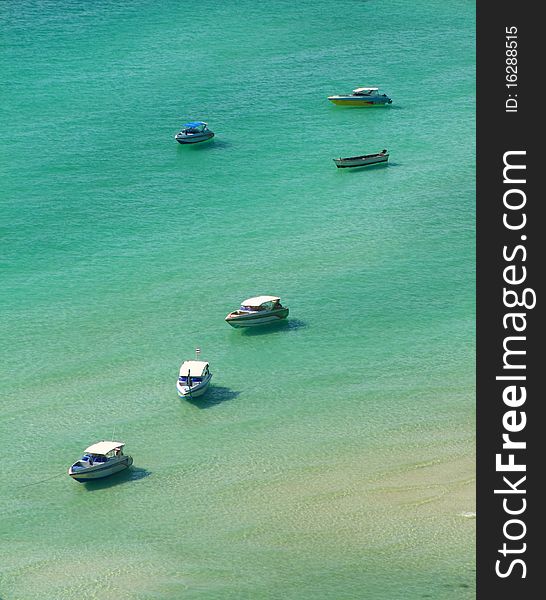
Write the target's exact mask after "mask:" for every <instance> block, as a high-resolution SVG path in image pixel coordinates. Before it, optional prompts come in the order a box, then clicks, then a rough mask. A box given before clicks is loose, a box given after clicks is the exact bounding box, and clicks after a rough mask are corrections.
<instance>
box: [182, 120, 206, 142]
mask: <svg viewBox="0 0 546 600" xmlns="http://www.w3.org/2000/svg"><path fill="white" fill-rule="evenodd" d="M213 137H214V133H213V132H212V131H211V130H210V129H209V128H208V125H207V123H205V122H204V121H193V122H192V123H186V124H185V125H183V126H182V129H181V130H180V131H179V132H178V133H177V134H176V135H175V136H174V139H175V140H176V141H177V142H178V143H179V144H197V143H198V142H205V141H206V140H210V139H211V138H213Z"/></svg>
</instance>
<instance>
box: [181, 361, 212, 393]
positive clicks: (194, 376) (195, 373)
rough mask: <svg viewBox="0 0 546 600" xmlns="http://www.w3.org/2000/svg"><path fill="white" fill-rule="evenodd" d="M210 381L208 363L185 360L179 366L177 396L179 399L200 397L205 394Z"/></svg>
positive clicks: (210, 374) (210, 375)
mask: <svg viewBox="0 0 546 600" xmlns="http://www.w3.org/2000/svg"><path fill="white" fill-rule="evenodd" d="M197 350H199V349H197ZM196 352H197V351H196ZM199 352H200V350H199ZM197 353H198V352H197ZM211 379H212V373H211V372H210V369H209V363H208V362H207V361H205V360H185V361H184V362H183V363H182V365H181V366H180V371H179V373H178V380H177V382H176V389H177V390H178V395H179V396H180V398H195V397H197V396H201V395H202V394H204V393H205V392H206V390H207V388H208V386H209V383H210V380H211Z"/></svg>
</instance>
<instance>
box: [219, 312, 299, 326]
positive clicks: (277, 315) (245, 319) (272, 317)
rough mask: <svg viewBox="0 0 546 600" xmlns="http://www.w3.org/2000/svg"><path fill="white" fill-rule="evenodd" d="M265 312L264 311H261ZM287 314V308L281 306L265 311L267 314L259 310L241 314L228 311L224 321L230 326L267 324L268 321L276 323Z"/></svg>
mask: <svg viewBox="0 0 546 600" xmlns="http://www.w3.org/2000/svg"><path fill="white" fill-rule="evenodd" d="M261 312H262V311H261ZM263 312H265V311H263ZM287 316H288V308H282V309H281V310H276V311H271V312H269V311H267V314H260V313H259V312H255V313H247V314H242V315H234V314H233V313H230V314H229V315H228V316H227V317H226V318H225V320H226V322H227V323H229V324H230V325H231V326H232V327H235V328H239V327H256V326H257V325H267V324H269V323H278V322H279V321H282V320H283V319H286V317H287Z"/></svg>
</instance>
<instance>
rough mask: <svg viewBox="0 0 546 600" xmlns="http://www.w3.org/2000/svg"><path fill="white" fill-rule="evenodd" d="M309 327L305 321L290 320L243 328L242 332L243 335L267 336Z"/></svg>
mask: <svg viewBox="0 0 546 600" xmlns="http://www.w3.org/2000/svg"><path fill="white" fill-rule="evenodd" d="M304 327H307V323H306V322H305V321H301V320H300V319H288V320H286V321H285V320H283V321H279V322H278V323H267V324H264V325H255V326H254V327H241V328H240V331H241V333H242V334H243V335H248V336H253V335H267V334H268V333H277V332H280V331H297V330H298V329H303V328H304Z"/></svg>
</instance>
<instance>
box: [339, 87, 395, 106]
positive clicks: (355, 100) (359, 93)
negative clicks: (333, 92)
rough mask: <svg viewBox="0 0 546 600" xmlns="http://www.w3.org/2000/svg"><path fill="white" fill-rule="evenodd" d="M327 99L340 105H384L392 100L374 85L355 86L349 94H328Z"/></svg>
mask: <svg viewBox="0 0 546 600" xmlns="http://www.w3.org/2000/svg"><path fill="white" fill-rule="evenodd" d="M328 100H330V102H333V103H334V104H339V105H341V106H364V107H370V106H385V105H386V104H391V103H392V100H391V99H390V98H389V97H388V96H387V94H385V93H384V92H382V91H381V90H380V89H379V88H376V87H360V88H356V89H354V90H353V91H352V93H350V94H340V95H338V96H328Z"/></svg>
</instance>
